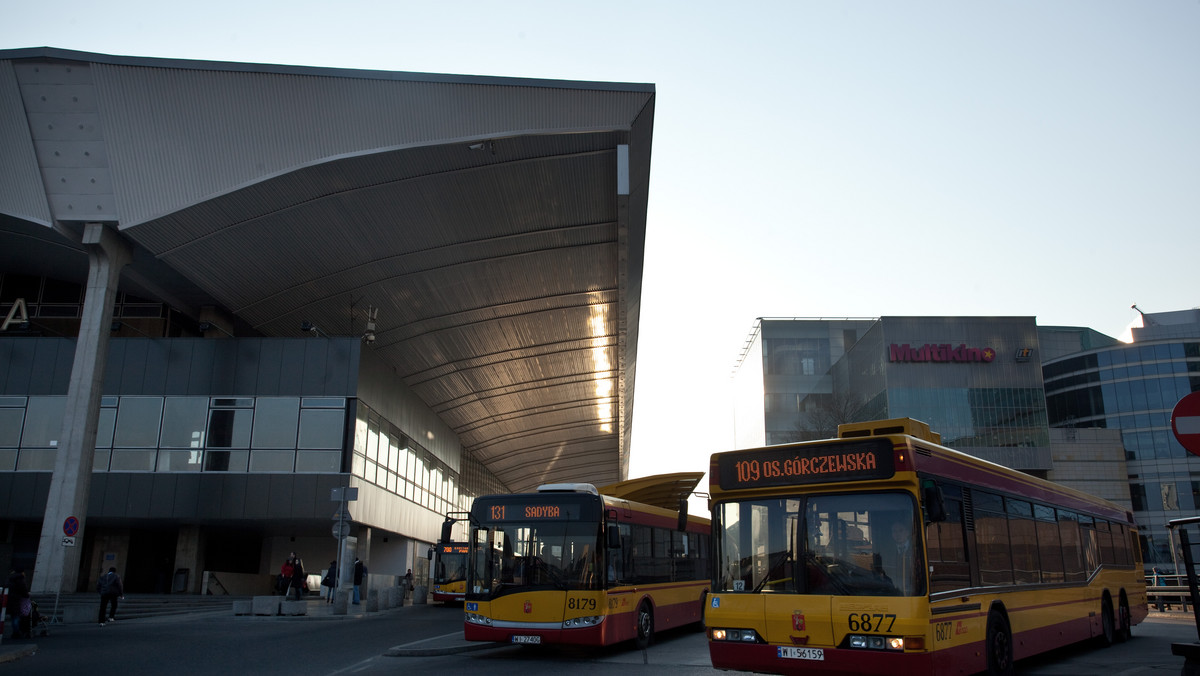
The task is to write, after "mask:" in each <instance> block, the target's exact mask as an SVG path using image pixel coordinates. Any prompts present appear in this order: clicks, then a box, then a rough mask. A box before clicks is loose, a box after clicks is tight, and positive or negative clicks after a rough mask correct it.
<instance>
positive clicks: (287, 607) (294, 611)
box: [279, 601, 308, 615]
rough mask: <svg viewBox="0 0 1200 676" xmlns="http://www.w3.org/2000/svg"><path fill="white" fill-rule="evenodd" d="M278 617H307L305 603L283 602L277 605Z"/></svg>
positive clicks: (306, 603)
mask: <svg viewBox="0 0 1200 676" xmlns="http://www.w3.org/2000/svg"><path fill="white" fill-rule="evenodd" d="M279 614H280V615H307V614H308V602H307V601H283V602H281V603H280V604H279Z"/></svg>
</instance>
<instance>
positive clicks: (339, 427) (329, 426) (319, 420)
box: [300, 409, 346, 450]
mask: <svg viewBox="0 0 1200 676" xmlns="http://www.w3.org/2000/svg"><path fill="white" fill-rule="evenodd" d="M345 425H346V412H345V411H343V410H341V409H302V410H301V411H300V448H317V449H319V448H327V449H335V448H336V449H339V450H340V449H341V448H342V439H343V437H344V436H345Z"/></svg>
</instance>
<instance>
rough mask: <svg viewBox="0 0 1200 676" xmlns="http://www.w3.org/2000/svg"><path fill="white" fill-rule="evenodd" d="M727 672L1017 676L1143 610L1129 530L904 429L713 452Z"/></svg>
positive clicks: (718, 606)
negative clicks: (1046, 655) (1041, 658)
mask: <svg viewBox="0 0 1200 676" xmlns="http://www.w3.org/2000/svg"><path fill="white" fill-rule="evenodd" d="M709 480H710V490H709V492H710V495H711V498H710V508H711V511H712V522H713V540H714V544H713V546H714V562H713V563H714V577H713V585H712V592H711V595H710V597H709V603H708V607H707V608H706V616H705V624H706V627H707V633H708V646H709V655H710V657H711V660H712V663H713V666H714V667H716V668H719V669H738V670H750V671H757V672H763V673H780V674H786V673H801V672H802V673H805V674H860V673H892V674H972V673H978V672H987V673H989V674H1011V673H1013V669H1014V662H1015V660H1018V659H1021V658H1024V657H1028V656H1030V655H1033V654H1036V653H1039V652H1043V651H1046V650H1051V649H1054V648H1057V647H1060V646H1063V645H1066V644H1070V643H1075V642H1079V641H1085V640H1089V639H1090V640H1095V641H1097V642H1098V643H1100V644H1103V645H1107V644H1109V643H1111V642H1113V641H1119V640H1124V639H1125V638H1127V637H1128V636H1129V635H1130V630H1131V628H1132V627H1133V625H1135V624H1137V623H1139V622H1140V621H1141V620H1143V619H1144V618H1145V617H1146V615H1147V610H1148V608H1147V604H1146V585H1145V579H1144V577H1143V573H1142V562H1141V549H1140V546H1139V541H1138V533H1137V526H1136V525H1135V523H1134V521H1133V517H1132V514H1131V512H1130V511H1129V510H1128V509H1126V508H1124V507H1121V506H1119V505H1116V504H1114V503H1110V502H1107V501H1105V500H1102V499H1099V498H1096V497H1093V496H1090V495H1087V494H1085V493H1083V492H1080V491H1077V490H1073V489H1071V488H1068V487H1064V486H1061V485H1058V484H1054V483H1051V482H1049V481H1045V480H1042V479H1039V478H1036V477H1033V476H1031V475H1029V474H1025V473H1023V472H1019V471H1016V470H1012V469H1009V468H1006V467H1002V466H1000V465H997V464H994V463H991V462H988V461H985V460H981V459H979V458H976V457H973V456H970V455H967V454H964V453H960V452H957V451H954V450H952V449H949V448H946V447H944V446H942V445H941V443H940V436H939V435H937V434H935V433H933V432H931V431H930V430H929V427H928V426H927V425H925V424H924V423H921V422H918V421H915V420H911V419H907V418H901V419H894V420H884V421H874V422H867V423H854V424H847V425H841V426H840V427H839V429H838V438H837V439H831V440H824V441H812V442H800V443H794V444H785V445H779V446H768V447H764V448H756V449H748V450H739V451H730V452H724V453H717V454H714V455H713V456H712V459H711V463H710V474H709Z"/></svg>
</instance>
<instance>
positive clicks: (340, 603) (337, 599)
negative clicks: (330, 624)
mask: <svg viewBox="0 0 1200 676" xmlns="http://www.w3.org/2000/svg"><path fill="white" fill-rule="evenodd" d="M353 593H354V590H353V589H347V588H342V589H338V590H337V591H336V592H335V593H334V595H333V614H334V615H345V614H347V613H348V612H349V610H350V595H351V594H353Z"/></svg>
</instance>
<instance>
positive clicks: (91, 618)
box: [42, 603, 100, 624]
mask: <svg viewBox="0 0 1200 676" xmlns="http://www.w3.org/2000/svg"><path fill="white" fill-rule="evenodd" d="M42 607H43V608H44V607H45V606H42ZM99 616H100V606H99V603H97V605H96V606H95V607H92V606H74V605H72V606H63V609H62V618H63V624H85V623H87V622H95V621H96V619H97V618H98V617H99Z"/></svg>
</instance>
